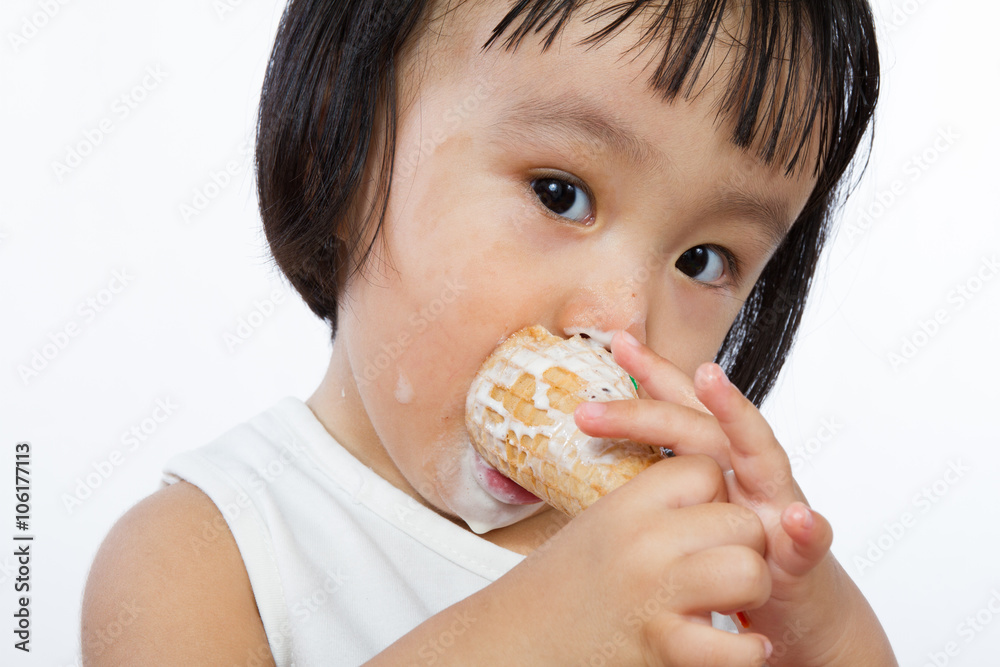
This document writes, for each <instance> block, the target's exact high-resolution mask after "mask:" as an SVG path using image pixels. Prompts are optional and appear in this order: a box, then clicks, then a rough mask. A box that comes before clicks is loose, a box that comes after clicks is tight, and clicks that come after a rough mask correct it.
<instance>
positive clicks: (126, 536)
mask: <svg viewBox="0 0 1000 667" xmlns="http://www.w3.org/2000/svg"><path fill="white" fill-rule="evenodd" d="M207 528H211V530H206V529H207ZM206 535H207V536H211V539H209V540H206V537H205V536H206ZM195 545H198V546H199V547H200V548H197V549H196V548H195ZM81 640H82V645H83V664H84V665H85V667H98V666H101V665H124V664H129V665H152V664H170V665H193V666H197V665H206V666H207V665H220V664H227V665H228V664H246V663H248V662H249V661H251V657H252V656H255V657H256V660H257V661H258V662H257V663H255V664H261V665H273V664H274V662H273V660H272V658H271V653H270V649H269V647H268V642H267V637H266V635H265V634H264V626H263V624H262V623H261V620H260V616H259V614H258V613H257V605H256V602H255V600H254V596H253V592H252V590H251V588H250V580H249V578H248V577H247V573H246V569H245V567H244V566H243V561H242V559H241V558H240V553H239V549H238V548H237V546H236V542H235V540H234V539H233V536H232V534H231V533H230V532H229V530H228V528H227V527H226V523H225V520H224V519H223V517H222V515H221V514H220V513H219V510H218V509H217V508H216V506H215V504H214V503H213V502H212V501H211V500H210V499H209V498H208V496H206V495H205V494H204V493H202V492H201V491H200V490H199V489H198V488H197V487H195V486H192V485H191V484H188V483H186V482H178V483H177V484H174V485H172V486H169V487H167V488H164V489H161V490H160V491H157V492H156V493H154V494H153V495H151V496H149V497H148V498H146V499H145V500H143V501H142V502H140V503H139V504H137V505H136V506H135V507H133V508H132V509H131V510H129V511H128V512H127V513H126V514H125V515H124V516H123V517H122V518H121V519H119V520H118V522H117V523H116V524H115V526H114V527H113V528H112V529H111V532H110V533H109V534H108V536H107V537H106V538H105V540H104V543H103V544H102V545H101V548H100V549H99V550H98V552H97V556H96V558H95V559H94V564H93V565H92V567H91V570H90V575H89V577H88V580H87V586H86V590H85V592H84V598H83V622H82V636H81Z"/></svg>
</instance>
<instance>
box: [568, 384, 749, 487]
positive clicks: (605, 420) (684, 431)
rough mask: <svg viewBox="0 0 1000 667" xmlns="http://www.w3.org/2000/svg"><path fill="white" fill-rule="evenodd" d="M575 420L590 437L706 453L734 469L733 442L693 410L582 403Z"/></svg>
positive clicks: (661, 404) (646, 402)
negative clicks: (731, 460) (731, 455)
mask: <svg viewBox="0 0 1000 667" xmlns="http://www.w3.org/2000/svg"><path fill="white" fill-rule="evenodd" d="M575 417H576V425H577V426H578V427H579V428H580V430H581V431H583V432H584V433H586V434H587V435H592V436H594V437H598V438H626V439H628V440H633V441H635V442H641V443H643V444H647V445H652V446H654V447H668V448H670V449H672V450H673V451H674V452H675V453H677V454H705V455H707V456H710V457H712V458H713V459H715V461H716V463H718V464H719V466H720V467H722V469H723V470H728V469H730V468H731V465H730V462H729V440H728V439H727V438H726V434H725V433H723V432H722V429H721V428H720V427H719V422H718V421H717V420H716V419H715V417H713V416H712V415H710V414H705V413H702V412H699V411H698V410H694V409H692V408H688V407H685V406H682V405H677V404H676V403H668V402H666V401H662V400H653V399H638V400H627V401H608V402H604V403H581V404H580V405H579V406H578V407H577V409H576V414H575Z"/></svg>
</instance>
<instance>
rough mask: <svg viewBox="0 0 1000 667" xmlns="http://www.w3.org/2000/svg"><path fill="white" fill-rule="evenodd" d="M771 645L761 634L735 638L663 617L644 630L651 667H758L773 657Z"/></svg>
mask: <svg viewBox="0 0 1000 667" xmlns="http://www.w3.org/2000/svg"><path fill="white" fill-rule="evenodd" d="M772 650H773V649H772V648H771V642H769V641H768V639H767V637H765V636H763V635H758V634H733V633H730V632H726V631H725V630H718V629H716V628H713V627H711V626H710V625H704V624H701V623H694V622H692V621H689V620H687V619H684V618H682V617H680V616H677V615H675V614H670V613H666V614H661V615H659V616H657V617H655V618H653V619H650V620H649V622H647V623H646V625H645V626H644V627H643V653H644V654H645V655H644V658H645V662H646V664H648V665H662V666H663V667H680V666H682V665H683V666H684V667H730V665H748V666H749V667H758V666H759V665H763V664H764V661H765V660H767V659H768V658H769V657H770V656H771V652H772Z"/></svg>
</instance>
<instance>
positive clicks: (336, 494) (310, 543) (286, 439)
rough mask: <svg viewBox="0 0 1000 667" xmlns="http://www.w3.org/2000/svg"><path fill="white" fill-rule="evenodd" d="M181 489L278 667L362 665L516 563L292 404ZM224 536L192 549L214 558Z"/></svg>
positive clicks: (225, 445) (240, 434)
mask: <svg viewBox="0 0 1000 667" xmlns="http://www.w3.org/2000/svg"><path fill="white" fill-rule="evenodd" d="M179 479H183V480H185V481H187V482H190V483H191V484H194V485H195V486H197V487H198V488H199V489H201V490H202V491H203V492H204V493H205V494H206V495H208V497H210V498H211V499H212V501H213V502H214V503H215V504H216V506H217V507H218V508H219V510H220V511H221V512H222V514H223V516H224V517H225V520H226V524H227V525H228V527H229V530H230V531H231V532H232V534H233V537H234V538H235V540H236V544H237V545H238V547H239V550H240V555H241V556H242V558H243V562H244V564H245V565H246V569H247V574H248V575H249V578H250V584H251V586H252V588H253V593H254V597H255V598H256V601H257V609H258V611H259V612H260V617H261V620H262V621H263V623H264V631H265V632H266V634H267V638H268V642H269V644H270V649H271V653H272V655H273V656H274V660H275V662H276V663H277V665H278V667H292V666H294V667H306V666H308V665H344V666H351V667H353V666H356V665H360V664H362V663H364V662H366V661H368V660H370V659H371V658H373V657H374V656H375V655H377V654H378V653H379V652H381V651H382V650H384V649H385V648H386V647H388V646H389V645H390V644H392V643H393V642H394V641H396V640H397V639H398V638H400V637H401V636H403V635H404V634H406V633H407V632H409V631H410V630H412V629H413V628H415V627H416V626H417V625H419V624H420V623H422V622H423V621H425V620H426V619H427V618H429V617H431V616H433V615H434V614H436V613H438V612H440V611H442V610H443V609H445V608H447V607H449V606H451V605H452V604H454V603H456V602H458V601H459V600H461V599H463V598H466V597H468V596H469V595H471V594H473V593H475V592H476V591H479V590H480V589H482V588H483V587H485V586H487V585H488V584H490V583H491V582H493V581H495V580H496V579H498V578H499V577H500V576H501V575H503V574H504V573H506V572H507V571H508V570H510V569H511V568H513V567H514V566H515V565H517V564H518V563H519V562H521V560H522V559H523V558H524V557H523V556H521V555H520V554H517V553H514V552H513V551H509V550H507V549H504V548H501V547H498V546H496V545H495V544H492V543H491V542H488V541H486V540H484V539H482V538H481V537H479V536H477V535H475V534H474V533H472V532H471V531H468V530H466V529H464V528H461V527H459V526H458V525H456V524H454V523H452V522H451V521H449V520H447V519H445V518H444V517H442V516H440V515H439V514H437V513H435V512H433V511H431V510H430V509H428V508H426V507H424V506H423V505H421V504H420V503H418V502H416V501H415V500H413V499H412V498H410V497H409V496H408V495H407V494H405V493H403V492H402V491H400V490H399V489H397V488H396V487H394V486H392V485H391V484H389V483H388V482H387V481H385V480H384V479H382V478H381V477H379V476H378V475H376V474H375V473H374V472H373V471H372V470H371V469H370V468H368V467H367V466H365V465H363V464H362V463H361V462H360V461H358V460H357V459H355V458H354V457H353V456H352V455H351V454H349V453H348V452H347V451H346V450H345V449H344V448H343V447H341V446H340V445H339V444H338V443H337V442H336V441H335V440H334V439H333V437H332V436H331V435H330V434H329V433H328V432H327V431H326V429H325V428H324V427H323V425H322V424H321V423H320V422H319V421H318V420H317V419H316V417H315V415H313V413H312V411H311V410H310V409H309V407H308V406H307V405H305V404H304V403H303V402H302V401H300V400H299V399H297V398H291V397H289V398H285V399H283V400H282V401H280V402H279V403H278V404H277V405H275V406H274V407H273V408H271V409H270V410H267V411H265V412H263V413H261V414H260V415H258V416H257V417H254V418H253V419H251V420H250V421H249V422H247V423H245V424H241V425H240V426H237V427H236V428H234V429H232V430H231V431H229V432H227V433H226V434H224V435H223V436H221V437H220V438H218V439H217V440H215V441H214V442H212V443H211V444H209V445H206V446H205V447H202V448H200V449H196V450H193V451H189V452H185V453H182V454H179V455H177V456H175V457H173V458H172V459H170V460H169V461H168V462H167V464H166V466H165V468H164V480H165V481H166V482H167V483H174V482H176V481H178V480H179ZM218 528H221V527H215V528H213V527H210V526H207V527H206V528H205V530H204V531H202V535H201V536H200V538H199V539H198V540H196V541H195V542H194V543H192V549H193V550H194V551H195V552H197V551H199V550H200V549H206V550H207V549H210V548H211V544H212V541H213V539H214V536H215V535H217V530H218ZM196 555H197V553H195V556H196ZM713 616H714V619H713V620H714V621H715V625H716V626H720V624H721V626H722V627H725V628H727V629H732V630H735V627H734V626H733V625H732V621H730V620H729V619H728V618H727V617H722V616H718V615H713ZM456 622H457V623H459V624H460V623H461V619H459V618H457V617H456ZM247 657H248V661H249V662H250V663H251V664H256V662H255V660H254V658H253V656H250V655H248V656H247ZM264 657H266V656H257V657H256V660H260V661H261V662H263V658H264ZM418 657H420V658H421V660H426V659H433V658H434V655H433V650H432V649H431V648H430V647H428V655H426V656H418Z"/></svg>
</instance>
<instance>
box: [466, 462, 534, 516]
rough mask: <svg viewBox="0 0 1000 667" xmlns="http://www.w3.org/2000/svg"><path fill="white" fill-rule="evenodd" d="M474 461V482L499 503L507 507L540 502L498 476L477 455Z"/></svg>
mask: <svg viewBox="0 0 1000 667" xmlns="http://www.w3.org/2000/svg"><path fill="white" fill-rule="evenodd" d="M474 460H475V465H474V467H473V471H474V474H475V477H476V481H477V482H479V485H480V486H481V487H483V489H484V490H485V491H486V492H487V493H488V494H490V495H491V496H493V497H494V498H496V499H497V500H499V501H500V502H502V503H507V504H508V505H533V504H535V503H540V502H542V499H541V498H539V497H538V496H536V495H534V494H533V493H531V492H530V491H528V490H527V489H525V488H524V487H522V486H520V485H519V484H517V483H516V482H514V481H513V480H511V479H509V478H507V477H504V476H503V475H502V474H500V472H499V471H498V470H497V469H496V468H494V467H493V466H491V465H490V464H489V463H487V462H486V461H485V460H484V459H483V457H482V456H480V455H479V454H476V455H475V459H474Z"/></svg>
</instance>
